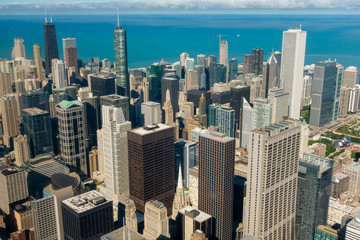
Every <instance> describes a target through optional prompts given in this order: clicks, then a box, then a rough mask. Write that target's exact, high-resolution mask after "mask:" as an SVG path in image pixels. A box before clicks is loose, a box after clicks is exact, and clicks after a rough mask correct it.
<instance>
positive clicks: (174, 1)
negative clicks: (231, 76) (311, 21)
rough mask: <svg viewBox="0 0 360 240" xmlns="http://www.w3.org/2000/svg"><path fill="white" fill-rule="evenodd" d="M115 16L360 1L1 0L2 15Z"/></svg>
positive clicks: (318, 9)
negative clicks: (82, 14)
mask: <svg viewBox="0 0 360 240" xmlns="http://www.w3.org/2000/svg"><path fill="white" fill-rule="evenodd" d="M45 8H47V9H49V11H51V12H53V13H54V14H57V13H59V14H64V13H65V14H66V13H68V14H71V13H84V14H88V13H107V12H108V13H113V11H114V9H115V8H119V9H120V10H123V12H125V13H169V12H178V13H235V12H239V13H256V12H262V13H263V12H266V13H278V12H287V13H288V12H292V11H295V12H303V13H317V14H322V13H352V14H359V13H360V11H359V10H360V0H75V1H74V0H15V1H14V0H0V14H24V13H26V14H41V13H44V9H45Z"/></svg>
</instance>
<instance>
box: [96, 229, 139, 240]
mask: <svg viewBox="0 0 360 240" xmlns="http://www.w3.org/2000/svg"><path fill="white" fill-rule="evenodd" d="M101 240H145V238H144V237H143V236H142V235H141V234H139V233H137V232H135V231H134V230H132V229H131V228H129V227H127V226H124V227H121V228H119V229H116V230H115V231H112V232H110V233H108V234H106V235H104V236H102V237H101Z"/></svg>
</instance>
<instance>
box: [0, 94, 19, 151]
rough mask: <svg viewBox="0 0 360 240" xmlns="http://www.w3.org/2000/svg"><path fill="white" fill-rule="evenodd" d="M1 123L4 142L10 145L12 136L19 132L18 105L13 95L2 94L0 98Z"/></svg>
mask: <svg viewBox="0 0 360 240" xmlns="http://www.w3.org/2000/svg"><path fill="white" fill-rule="evenodd" d="M0 109H1V113H2V123H3V129H4V144H5V145H6V146H7V147H11V145H12V144H11V142H12V138H14V137H16V136H17V135H18V133H19V123H18V107H17V103H16V99H15V97H14V96H4V97H2V98H1V99H0Z"/></svg>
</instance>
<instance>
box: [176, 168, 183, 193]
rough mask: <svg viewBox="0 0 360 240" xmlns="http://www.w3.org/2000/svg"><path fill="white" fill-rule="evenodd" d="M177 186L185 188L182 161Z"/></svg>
mask: <svg viewBox="0 0 360 240" xmlns="http://www.w3.org/2000/svg"><path fill="white" fill-rule="evenodd" d="M177 188H178V189H182V188H183V179H182V171H181V163H180V164H179V176H178V183H177Z"/></svg>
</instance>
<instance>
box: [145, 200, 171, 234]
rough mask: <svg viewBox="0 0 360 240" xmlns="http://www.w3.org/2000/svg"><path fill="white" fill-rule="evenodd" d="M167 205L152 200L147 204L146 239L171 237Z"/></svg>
mask: <svg viewBox="0 0 360 240" xmlns="http://www.w3.org/2000/svg"><path fill="white" fill-rule="evenodd" d="M167 214H168V212H167V210H166V207H165V205H164V204H163V203H162V202H160V201H158V200H151V201H149V202H147V203H146V204H145V215H144V220H145V228H144V234H143V235H144V237H145V238H146V239H149V240H155V239H159V238H161V237H170V234H169V220H168V218H167Z"/></svg>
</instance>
